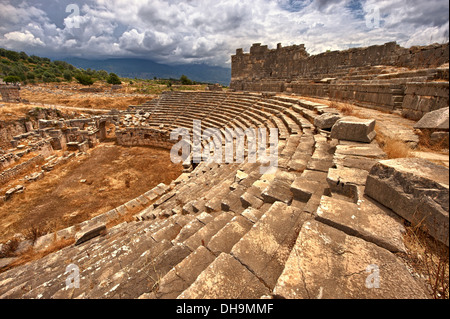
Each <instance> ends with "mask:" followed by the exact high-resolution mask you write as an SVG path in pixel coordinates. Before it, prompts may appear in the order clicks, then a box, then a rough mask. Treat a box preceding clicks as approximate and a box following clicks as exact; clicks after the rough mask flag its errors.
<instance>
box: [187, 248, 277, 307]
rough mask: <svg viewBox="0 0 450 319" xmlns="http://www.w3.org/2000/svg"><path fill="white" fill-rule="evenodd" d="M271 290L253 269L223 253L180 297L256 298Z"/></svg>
mask: <svg viewBox="0 0 450 319" xmlns="http://www.w3.org/2000/svg"><path fill="white" fill-rule="evenodd" d="M269 292H270V290H269V288H268V287H266V286H265V285H264V284H263V283H262V282H261V281H260V280H259V279H258V277H256V276H255V275H254V274H253V273H252V272H251V271H249V270H248V269H247V268H246V267H245V266H243V265H242V264H241V263H240V262H239V261H237V260H236V259H235V258H233V257H232V256H231V255H229V254H226V253H222V254H220V256H219V257H218V258H216V259H215V260H214V261H213V262H212V263H211V264H210V265H209V266H208V267H207V268H206V269H205V270H204V271H202V272H201V273H200V275H199V276H198V277H197V279H196V280H195V282H194V283H193V284H192V285H190V286H189V287H188V288H187V289H186V290H184V291H183V293H181V294H180V295H179V296H178V299H205V298H211V299H254V298H260V297H261V296H263V295H267V294H268V293H269Z"/></svg>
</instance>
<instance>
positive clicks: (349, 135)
mask: <svg viewBox="0 0 450 319" xmlns="http://www.w3.org/2000/svg"><path fill="white" fill-rule="evenodd" d="M375 136H376V132H375V120H370V119H369V120H367V119H360V118H357V117H351V116H348V117H343V118H342V119H340V120H338V121H337V122H336V123H335V124H334V125H333V127H332V128H331V138H336V139H339V140H347V141H355V142H363V143H370V142H371V141H372V140H373V139H374V138H375Z"/></svg>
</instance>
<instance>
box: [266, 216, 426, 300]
mask: <svg viewBox="0 0 450 319" xmlns="http://www.w3.org/2000/svg"><path fill="white" fill-rule="evenodd" d="M273 293H274V294H275V295H278V296H281V297H283V298H287V299H390V298H392V299H411V298H414V299H415V298H421V299H422V298H423V299H427V298H428V295H427V293H426V291H425V288H424V287H423V286H421V285H420V284H419V283H418V282H417V281H416V280H415V279H414V278H413V277H412V276H411V274H410V273H409V271H408V269H407V267H406V265H405V264H404V263H403V262H402V261H401V260H400V259H399V258H398V257H396V256H395V255H394V254H392V253H391V252H389V251H388V250H386V249H383V248H381V247H379V246H377V245H375V244H372V243H370V242H367V241H365V240H363V239H360V238H357V237H354V236H350V235H347V234H345V233H344V232H342V231H340V230H337V229H335V228H333V227H330V226H328V225H325V224H322V223H320V222H318V221H307V222H305V223H304V224H303V227H302V229H301V231H300V234H299V236H298V238H297V241H296V243H295V246H294V247H293V249H292V251H291V253H290V255H289V258H288V260H287V262H286V265H285V267H284V269H283V272H282V274H281V276H280V277H279V278H278V281H277V283H276V285H275V287H274V290H273Z"/></svg>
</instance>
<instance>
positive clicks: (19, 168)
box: [0, 154, 44, 185]
mask: <svg viewBox="0 0 450 319" xmlns="http://www.w3.org/2000/svg"><path fill="white" fill-rule="evenodd" d="M43 161H44V156H43V155H42V154H41V155H38V156H35V157H33V158H31V159H29V160H28V161H26V162H23V163H20V164H18V165H16V166H14V167H12V168H9V169H7V170H5V171H3V172H2V173H0V185H3V184H6V183H8V182H9V181H10V180H12V179H13V178H14V177H16V176H17V175H19V174H21V173H23V172H25V171H26V170H27V169H29V168H31V167H34V166H35V165H37V164H40V163H42V162H43Z"/></svg>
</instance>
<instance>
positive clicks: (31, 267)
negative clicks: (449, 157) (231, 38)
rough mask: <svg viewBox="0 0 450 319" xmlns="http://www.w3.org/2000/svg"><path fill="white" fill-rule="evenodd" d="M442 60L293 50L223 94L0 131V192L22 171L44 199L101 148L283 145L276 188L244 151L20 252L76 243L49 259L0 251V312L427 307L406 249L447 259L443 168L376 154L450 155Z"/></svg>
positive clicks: (236, 76) (246, 69)
mask: <svg viewBox="0 0 450 319" xmlns="http://www.w3.org/2000/svg"><path fill="white" fill-rule="evenodd" d="M448 50H449V49H448V43H447V44H442V45H441V44H439V45H430V46H425V47H413V48H408V49H407V48H402V47H400V46H399V45H397V44H396V43H386V44H384V45H378V46H371V47H367V48H353V49H349V50H345V51H333V52H325V53H321V54H318V55H312V56H311V55H309V54H308V53H307V51H306V49H305V47H304V46H303V45H294V46H289V47H282V46H281V45H280V44H279V45H278V46H277V48H276V49H268V47H267V46H264V45H260V44H254V45H252V47H251V49H250V53H244V52H243V50H242V49H238V50H236V54H235V55H233V56H232V79H231V83H230V89H229V90H225V89H223V90H222V88H220V90H219V88H218V87H217V86H211V87H210V88H209V90H206V91H182V92H176V91H167V92H164V93H163V94H161V95H160V96H159V97H158V98H156V99H153V100H150V101H148V102H146V103H143V104H141V105H131V106H129V108H128V109H127V110H126V111H117V110H112V111H110V112H104V113H102V114H93V115H88V116H85V117H83V118H70V117H68V116H64V115H63V114H56V113H55V112H56V111H55V110H54V109H42V110H35V111H34V112H35V114H30V118H28V119H23V120H22V121H19V122H16V123H14V124H11V123H0V133H1V138H2V142H5V141H6V142H7V143H4V144H2V153H1V154H0V155H1V158H0V167H1V168H2V173H1V174H0V186H1V185H3V184H5V183H6V182H7V181H11V180H12V179H13V178H14V177H15V176H17V175H18V174H19V172H21V171H22V170H24V169H25V168H26V167H35V168H36V169H35V171H33V172H32V173H30V174H29V175H28V178H29V179H31V180H33V181H34V182H39V180H41V179H45V178H46V177H45V176H43V175H45V174H46V172H48V171H51V170H52V169H53V167H55V166H56V165H60V164H61V163H64V162H65V161H70V160H73V159H74V158H76V157H77V156H78V155H77V154H79V153H82V152H88V151H89V150H90V149H92V148H95V147H96V146H97V145H99V144H101V143H102V142H103V141H104V140H105V139H106V138H107V136H111V135H113V136H115V137H114V138H115V140H116V143H117V144H118V145H121V146H125V147H136V146H148V147H157V148H163V149H167V150H171V149H172V147H173V146H174V144H175V143H177V142H178V140H174V139H171V138H170V133H171V132H172V131H173V130H174V129H176V128H180V127H181V128H185V129H186V130H187V131H188V132H189V134H190V135H192V134H194V132H193V120H201V122H202V127H203V128H205V129H206V128H215V129H217V130H218V131H219V132H220V134H221V137H222V139H221V140H220V142H217V139H213V138H211V139H204V140H202V144H201V147H202V149H207V148H208V147H210V146H211V145H210V144H214V145H213V146H214V147H212V148H211V147H210V148H209V149H207V150H209V151H208V152H213V150H214V149H217V148H220V149H222V148H225V147H226V142H227V141H231V143H232V145H236V144H235V142H233V137H232V136H230V135H229V130H228V129H233V130H235V131H236V130H238V129H242V130H243V131H245V130H247V129H248V128H265V129H267V132H269V131H270V129H277V130H278V136H277V138H278V144H277V145H276V146H277V148H278V158H277V159H278V162H277V163H278V167H277V169H276V171H270V172H268V173H261V171H260V167H261V166H264V165H266V164H265V163H260V162H257V163H252V162H250V161H248V155H249V154H250V153H251V152H252V150H251V149H250V148H249V147H247V148H246V149H245V155H246V159H245V161H244V162H242V163H239V162H233V161H232V162H229V163H228V162H225V161H223V162H219V163H218V162H205V161H203V162H201V163H199V164H198V165H193V164H192V163H188V164H186V163H184V164H183V172H182V174H181V175H179V177H178V178H177V179H175V180H173V181H172V182H171V183H170V184H163V183H161V184H159V185H158V186H156V187H155V188H153V189H150V190H148V191H147V192H145V193H143V194H141V195H140V196H138V197H136V198H135V199H132V200H130V201H127V202H124V203H123V205H121V206H118V207H116V208H114V209H112V210H110V211H108V212H106V213H104V214H101V215H98V216H96V217H95V218H93V219H90V220H85V221H83V222H81V223H79V224H76V225H73V226H71V227H69V228H66V229H62V230H59V231H57V232H56V233H48V234H45V235H42V236H40V237H38V238H36V240H35V241H34V242H20V243H18V244H17V245H16V246H15V247H14V248H15V249H16V250H18V249H20V248H22V249H23V246H27V247H31V248H32V249H33V250H34V251H45V250H46V249H49V247H53V246H52V245H54V244H55V243H57V242H58V241H62V240H69V239H70V240H71V241H70V244H68V245H65V246H64V247H61V248H60V249H57V250H55V251H52V252H51V253H49V254H47V255H45V256H44V257H42V258H39V259H37V260H33V261H30V262H24V263H21V264H19V265H15V263H16V262H17V261H18V260H20V254H19V253H14V249H11V245H10V243H8V242H5V243H3V244H1V245H0V271H1V272H0V299H3V298H5V299H9V298H37V299H47V298H55V299H60V298H81V299H82V298H99V299H103V298H106V299H109V298H112V299H114V298H117V299H118V298H140V299H174V298H179V299H203V298H227V299H228V298H229V299H247V298H251V299H260V298H287V299H316V298H323V299H328V298H332V299H334V298H337V299H341V298H353V299H366V298H367V299H372V298H374V299H391V298H392V299H417V298H418V299H422V298H423V299H426V298H430V296H431V295H430V291H429V289H430V288H429V287H428V286H427V284H426V282H425V281H424V280H423V279H422V278H420V276H417V274H416V273H415V271H414V269H412V267H411V266H410V264H409V263H408V258H407V256H408V249H409V248H408V247H407V245H406V243H405V234H406V227H408V226H410V225H413V226H417V227H418V228H420V229H421V231H423V232H425V233H426V234H427V235H428V236H430V238H432V239H433V240H434V241H436V242H438V243H439V244H440V245H443V246H444V247H448V245H449V229H448V225H449V215H448V214H449V169H448V161H447V162H445V161H444V162H442V163H437V162H436V161H431V160H429V159H427V158H418V157H414V156H410V157H406V158H395V157H391V156H390V155H389V154H388V153H387V151H385V149H384V148H383V145H382V144H381V142H380V141H381V138H384V139H387V138H392V139H395V140H398V141H400V142H402V143H403V144H405V145H408V147H410V148H411V149H415V148H417V147H418V145H419V143H420V138H421V136H422V135H420V134H422V133H421V132H422V130H423V131H426V132H428V133H429V134H430V135H431V134H434V135H433V136H434V137H433V138H434V139H435V140H436V141H439V142H442V141H444V142H443V143H444V145H445V140H446V141H447V142H446V143H447V144H446V149H447V154H448V134H449V120H448V106H449V96H448V95H449V69H448V62H449V51H448ZM341 105H344V106H347V109H344V108H343V107H340V106H341ZM349 105H350V106H349ZM433 112H434V113H433ZM421 119H423V121H422V120H421ZM420 121H421V122H420ZM417 123H419V124H418V125H416V124H417ZM415 126H416V127H415ZM266 137H267V136H264V138H266ZM260 138H262V137H260ZM266 142H267V143H268V144H269V143H270V142H269V138H267V139H266ZM8 143H9V145H7V144H8ZM233 143H234V144H233ZM444 148H445V147H444ZM55 150H62V151H64V153H63V155H62V156H55V155H54V152H55ZM31 152H34V154H36V155H35V156H34V157H32V158H29V159H27V160H26V161H20V158H22V157H23V156H25V155H26V154H28V153H31ZM117 169H120V167H118V168H117ZM149 169H151V168H149ZM18 186H21V185H18ZM26 191H27V190H26V187H25V189H24V187H23V185H22V187H14V188H11V189H8V190H6V192H4V193H3V194H1V195H2V196H3V200H4V201H11V200H14V196H15V194H16V193H18V192H19V193H20V192H26ZM127 215H131V216H132V219H129V220H122V219H121V218H122V217H123V216H127ZM112 221H120V222H118V223H111V222H112ZM110 225H113V226H110ZM6 251H8V254H6ZM36 274H38V275H36ZM74 274H77V275H79V276H74ZM374 274H375V275H376V276H378V277H377V278H376V279H375V281H370V280H368V278H369V279H370V278H374V277H373V275H374ZM68 278H69V279H71V280H72V279H73V280H72V281H70V280H69V281H68Z"/></svg>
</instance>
